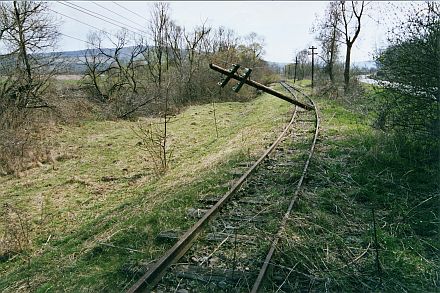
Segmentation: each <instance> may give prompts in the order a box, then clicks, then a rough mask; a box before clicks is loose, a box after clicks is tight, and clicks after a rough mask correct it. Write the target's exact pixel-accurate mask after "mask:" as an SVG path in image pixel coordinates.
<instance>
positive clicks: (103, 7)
mask: <svg viewBox="0 0 440 293" xmlns="http://www.w3.org/2000/svg"><path fill="white" fill-rule="evenodd" d="M92 3H93V4H95V5H96V6H98V7H101V8H102V9H105V10H107V11H109V12H111V13H113V14H115V15H117V16H119V17H122V18H125V19H126V20H127V21H129V22H131V23H133V24H135V25H137V26H139V27H143V25H141V24H139V23H137V22H134V21H132V20H131V19H128V18H126V17H125V16H123V15H121V14H119V13H117V12H115V11H113V10H111V9H108V8H107V7H105V6H102V5H101V4H98V3H96V2H95V1H92ZM141 31H143V30H141Z"/></svg>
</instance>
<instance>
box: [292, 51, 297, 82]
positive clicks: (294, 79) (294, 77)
mask: <svg viewBox="0 0 440 293" xmlns="http://www.w3.org/2000/svg"><path fill="white" fill-rule="evenodd" d="M297 66H298V56H296V57H295V75H294V76H293V83H295V81H296V67H297Z"/></svg>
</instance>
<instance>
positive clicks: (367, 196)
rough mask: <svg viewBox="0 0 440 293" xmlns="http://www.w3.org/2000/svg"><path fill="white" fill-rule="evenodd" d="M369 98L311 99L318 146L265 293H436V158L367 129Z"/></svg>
mask: <svg viewBox="0 0 440 293" xmlns="http://www.w3.org/2000/svg"><path fill="white" fill-rule="evenodd" d="M369 93H371V91H367V94H366V96H364V97H363V100H364V102H361V101H358V103H354V104H356V106H353V105H351V106H349V105H347V104H345V103H343V102H341V101H334V100H328V99H322V98H321V99H318V100H317V104H318V107H319V109H320V110H321V114H322V128H321V135H320V140H319V142H318V145H317V151H316V153H315V157H314V159H313V160H312V163H311V165H310V173H309V174H308V176H307V180H306V182H305V188H304V190H303V192H302V197H301V199H300V201H299V202H298V205H297V207H296V209H295V212H294V213H293V214H292V216H291V218H290V220H289V226H288V229H286V231H285V234H284V237H283V243H282V245H281V246H280V247H279V249H278V251H277V254H276V255H277V257H276V259H274V260H273V262H274V270H273V272H272V275H271V278H270V280H269V281H268V282H267V283H266V290H268V291H272V290H273V291H276V290H278V289H279V290H280V291H281V292H283V291H284V292H292V290H293V291H301V290H305V289H308V290H312V291H326V290H327V291H330V292H332V291H347V292H351V291H356V290H361V291H373V292H375V291H384V292H396V291H403V292H435V291H436V290H438V286H439V282H440V279H439V276H438V269H439V268H440V259H439V249H440V246H439V243H440V241H439V240H440V239H439V233H438V232H439V231H438V227H439V217H438V211H439V208H440V204H439V197H438V196H439V195H438V190H439V185H438V184H439V183H438V181H437V180H432V179H433V178H439V175H440V174H439V172H440V171H439V169H438V163H437V162H438V158H436V156H435V153H434V154H433V152H432V149H431V150H430V149H426V148H423V147H420V145H417V144H408V143H407V142H406V141H405V140H403V139H402V137H399V136H398V135H391V134H387V133H384V132H382V131H377V130H375V129H374V128H373V127H372V124H373V122H374V118H375V117H374V115H372V112H370V115H364V114H363V113H362V112H363V111H364V109H365V107H364V106H363V105H362V104H363V103H371V100H370V99H371V98H369Z"/></svg>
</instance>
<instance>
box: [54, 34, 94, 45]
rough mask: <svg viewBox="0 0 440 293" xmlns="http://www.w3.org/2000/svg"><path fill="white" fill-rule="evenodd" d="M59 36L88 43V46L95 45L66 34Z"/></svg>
mask: <svg viewBox="0 0 440 293" xmlns="http://www.w3.org/2000/svg"><path fill="white" fill-rule="evenodd" d="M59 34H60V35H62V36H65V37H68V38H71V39H74V40H77V41H80V42H83V43H86V44H89V45H93V46H94V44H93V43H91V42H89V41H84V40H82V39H80V38H77V37H73V36H69V35H66V34H63V33H59Z"/></svg>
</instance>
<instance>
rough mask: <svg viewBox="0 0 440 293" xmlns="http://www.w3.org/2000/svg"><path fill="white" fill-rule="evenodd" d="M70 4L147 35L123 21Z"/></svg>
mask: <svg viewBox="0 0 440 293" xmlns="http://www.w3.org/2000/svg"><path fill="white" fill-rule="evenodd" d="M69 4H70V5H73V6H76V7H78V8H80V9H83V10H86V11H88V12H90V13H93V14H96V15H99V16H101V17H104V18H106V19H109V20H111V21H114V22H117V23H120V24H121V25H122V26H126V27H129V28H131V29H134V30H138V31H140V32H142V33H146V32H145V31H143V30H141V29H139V28H136V27H133V26H131V25H128V24H126V23H123V22H121V21H119V20H116V19H113V18H110V17H108V16H105V15H102V14H100V13H98V12H95V11H91V10H90V9H87V8H84V7H82V6H79V5H77V4H73V3H71V2H69ZM107 10H108V9H107ZM110 12H112V11H110ZM122 17H123V18H124V16H122Z"/></svg>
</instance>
